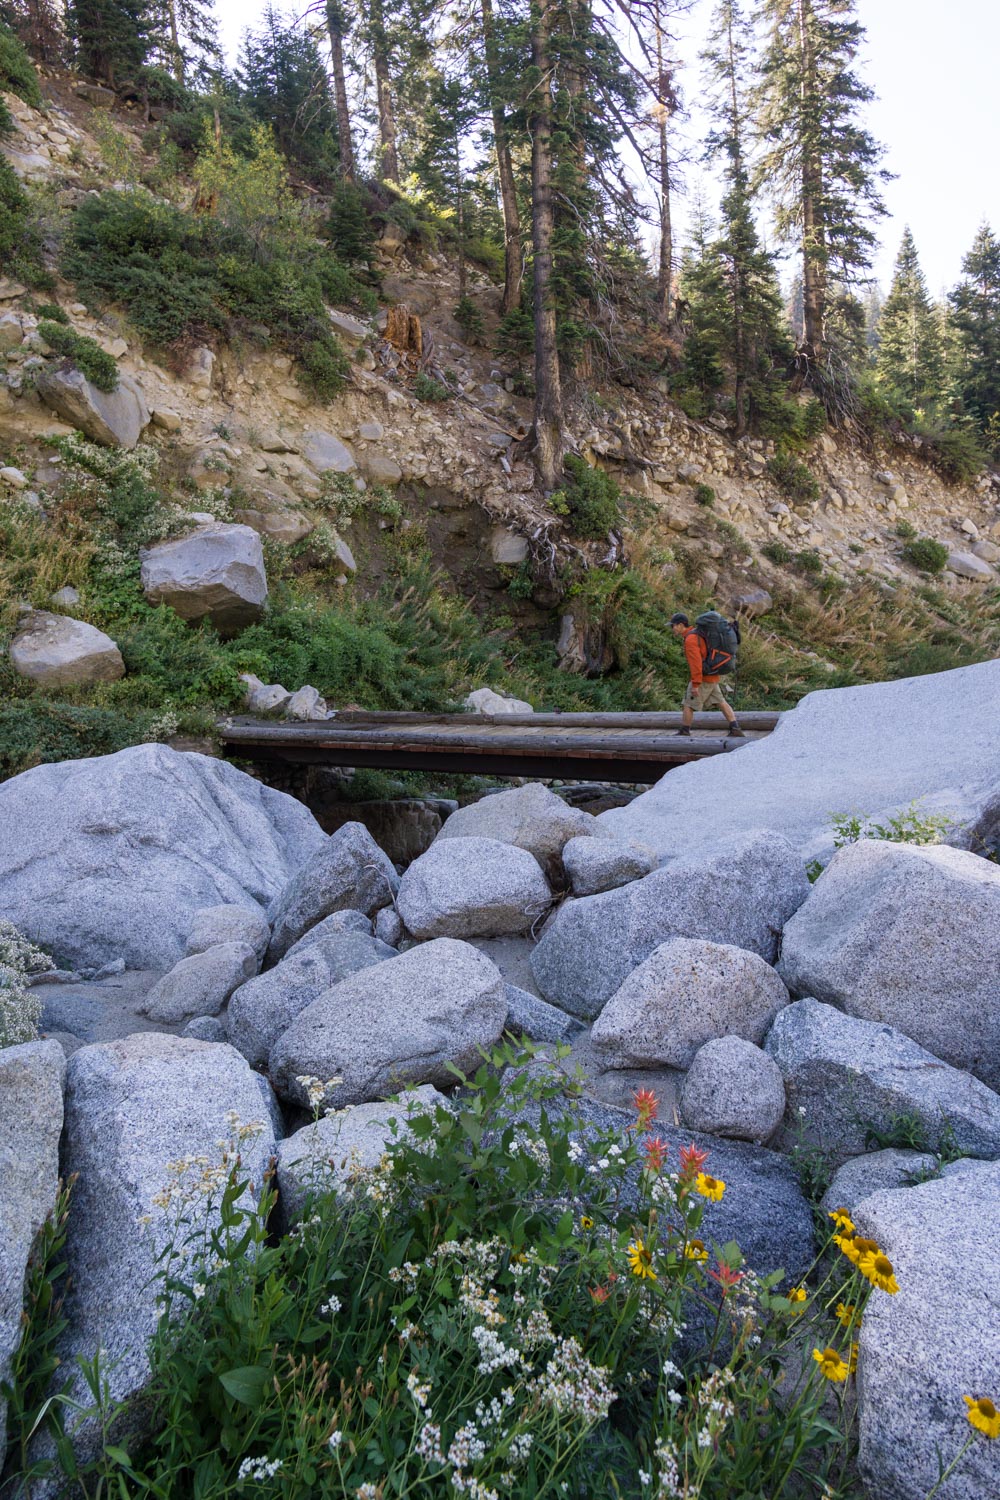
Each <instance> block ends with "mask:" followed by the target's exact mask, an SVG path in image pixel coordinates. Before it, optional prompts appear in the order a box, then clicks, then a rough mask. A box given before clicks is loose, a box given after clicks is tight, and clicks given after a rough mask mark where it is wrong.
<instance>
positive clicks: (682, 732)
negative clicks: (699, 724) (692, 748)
mask: <svg viewBox="0 0 1000 1500" xmlns="http://www.w3.org/2000/svg"><path fill="white" fill-rule="evenodd" d="M677 733H678V735H683V736H684V738H685V739H688V740H689V739H690V738H691V731H690V729H686V728H683V729H678V731H677Z"/></svg>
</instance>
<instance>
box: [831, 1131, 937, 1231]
mask: <svg viewBox="0 0 1000 1500" xmlns="http://www.w3.org/2000/svg"><path fill="white" fill-rule="evenodd" d="M937 1172H938V1159H937V1157H936V1156H931V1155H930V1153H929V1152H926V1151H900V1150H897V1149H896V1147H894V1146H887V1147H886V1149H885V1150H884V1151H869V1152H868V1153H867V1154H866V1155H864V1156H852V1157H851V1159H850V1161H845V1162H844V1165H843V1166H842V1167H838V1168H837V1170H836V1172H834V1174H833V1176H832V1178H831V1179H830V1186H829V1187H828V1188H827V1190H826V1192H825V1193H824V1194H823V1197H822V1199H821V1200H820V1208H821V1209H822V1210H823V1212H824V1213H827V1214H829V1213H832V1212H833V1211H834V1209H837V1208H846V1209H847V1212H848V1213H849V1214H853V1213H854V1210H855V1209H856V1208H857V1206H858V1204H859V1203H860V1202H861V1200H862V1199H863V1198H870V1197H871V1195H872V1193H880V1192H882V1190H883V1189H884V1188H901V1187H912V1186H914V1185H915V1184H916V1183H917V1182H920V1181H922V1180H923V1179H924V1178H926V1177H931V1176H936V1175H937Z"/></svg>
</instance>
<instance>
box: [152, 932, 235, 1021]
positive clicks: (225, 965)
mask: <svg viewBox="0 0 1000 1500" xmlns="http://www.w3.org/2000/svg"><path fill="white" fill-rule="evenodd" d="M259 964H260V960H259V959H258V957H257V955H256V954H255V953H254V951H253V949H252V948H248V947H247V946H246V944H245V943H219V944H217V946H216V947H214V948H206V949H205V950H204V951H203V952H201V953H194V954H192V955H191V957H190V958H182V959H181V961H180V963H177V964H175V965H174V967H173V968H172V969H171V970H170V971H169V973H167V974H164V976H163V978H162V979H161V980H160V982H159V983H158V984H156V985H154V986H153V988H152V989H151V990H150V992H149V994H148V995H147V996H146V998H145V1000H144V1001H143V1002H142V1006H141V1010H142V1014H143V1015H144V1016H148V1017H149V1019H150V1020H151V1021H167V1022H170V1023H172V1024H174V1025H177V1024H179V1023H180V1022H182V1021H189V1020H190V1019H191V1018H192V1016H217V1015H218V1014H219V1011H220V1010H221V1009H222V1007H223V1006H224V1005H225V1003H226V1001H227V1000H228V999H229V997H230V995H231V994H232V993H233V991H234V990H235V989H236V988H238V986H239V985H241V984H244V983H245V982H246V981H247V980H248V979H250V978H252V976H253V975H254V974H256V972H257V969H258V967H259Z"/></svg>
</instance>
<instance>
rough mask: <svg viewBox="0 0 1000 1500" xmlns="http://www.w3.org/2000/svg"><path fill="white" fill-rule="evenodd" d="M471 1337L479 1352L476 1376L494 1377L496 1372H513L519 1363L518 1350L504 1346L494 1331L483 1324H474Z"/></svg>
mask: <svg viewBox="0 0 1000 1500" xmlns="http://www.w3.org/2000/svg"><path fill="white" fill-rule="evenodd" d="M472 1337H473V1340H474V1341H475V1345H476V1348H477V1349H478V1350H479V1364H478V1365H477V1366H476V1370H477V1373H478V1374H480V1375H495V1374H496V1372H497V1370H513V1369H516V1367H517V1366H518V1365H519V1364H520V1363H521V1351H520V1349H514V1348H511V1347H510V1346H509V1345H508V1344H505V1343H504V1341H503V1339H502V1338H501V1337H500V1335H499V1334H498V1333H497V1331H496V1329H494V1328H489V1327H487V1326H486V1324H485V1323H477V1324H476V1326H475V1328H473V1330H472Z"/></svg>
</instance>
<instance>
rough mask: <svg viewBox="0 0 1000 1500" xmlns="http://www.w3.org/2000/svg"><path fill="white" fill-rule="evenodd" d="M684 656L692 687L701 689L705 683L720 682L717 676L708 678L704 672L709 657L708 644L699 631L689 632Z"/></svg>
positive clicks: (685, 638) (686, 637)
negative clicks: (703, 668)
mask: <svg viewBox="0 0 1000 1500" xmlns="http://www.w3.org/2000/svg"><path fill="white" fill-rule="evenodd" d="M684 655H685V656H686V657H687V664H688V671H689V672H690V673H691V686H692V687H701V685H702V683H703V682H718V680H719V679H718V677H717V676H716V677H711V676H707V675H706V674H705V673H704V672H703V671H702V663H703V662H704V660H705V657H706V656H707V655H708V642H707V641H706V640H705V638H704V636H700V635H699V634H698V632H697V630H689V631H688V633H687V635H686V636H685V637H684Z"/></svg>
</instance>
